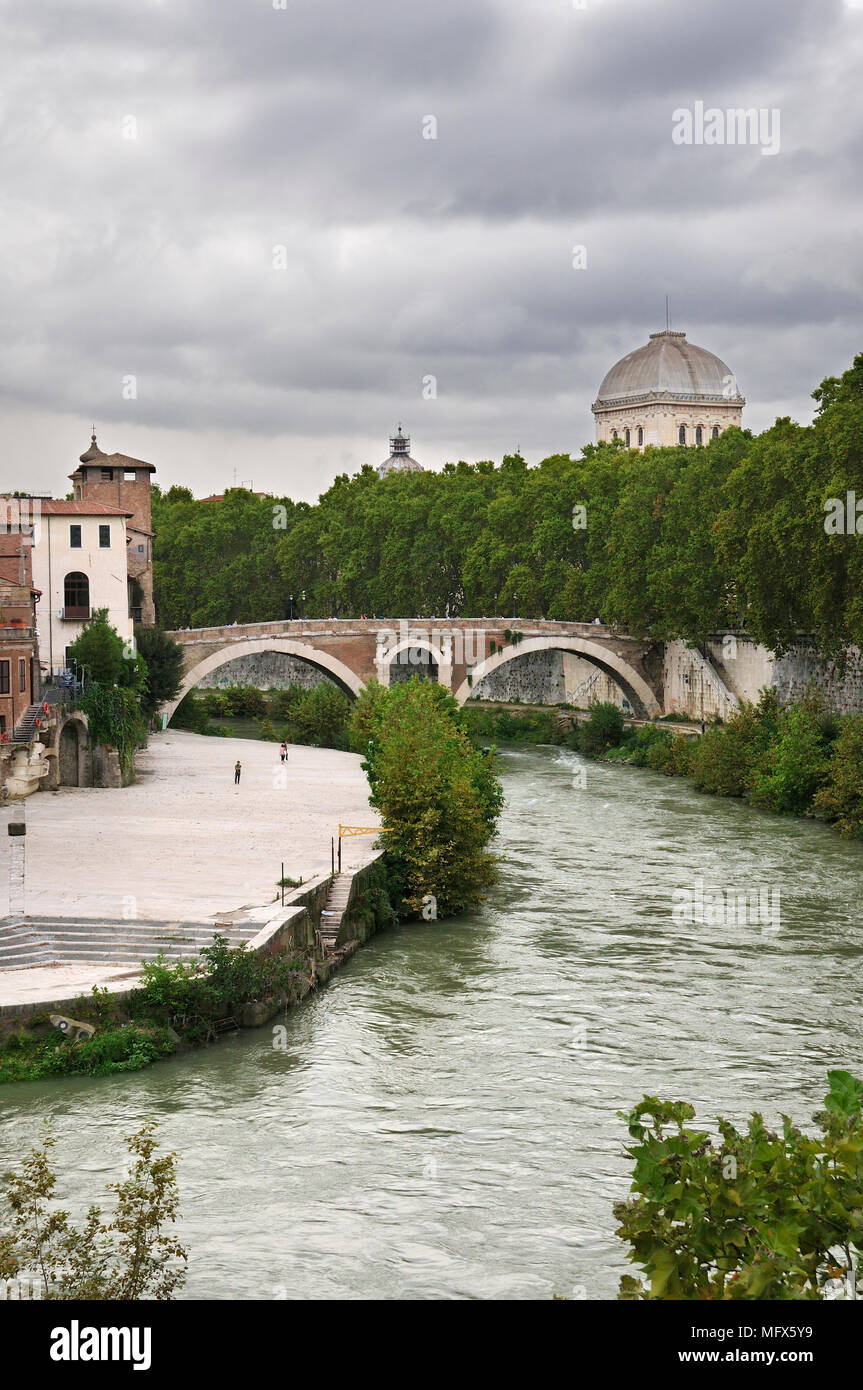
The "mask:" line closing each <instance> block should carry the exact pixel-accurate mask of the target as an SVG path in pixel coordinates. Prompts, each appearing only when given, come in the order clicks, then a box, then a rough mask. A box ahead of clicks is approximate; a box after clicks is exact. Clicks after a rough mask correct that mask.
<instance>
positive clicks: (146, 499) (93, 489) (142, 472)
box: [69, 433, 156, 627]
mask: <svg viewBox="0 0 863 1390" xmlns="http://www.w3.org/2000/svg"><path fill="white" fill-rule="evenodd" d="M155 471H156V469H155V467H154V465H153V464H152V463H144V462H143V460H142V459H133V458H129V456H128V455H127V454H104V453H103V452H102V450H101V449H100V448H99V446H98V444H97V443H96V435H95V433H94V434H93V437H92V439H91V440H90V447H89V449H88V450H87V451H86V453H83V454H82V455H81V459H80V464H79V467H78V468H76V469H75V472H74V473H70V475H69V476H70V478H71V480H72V483H73V485H74V488H75V501H76V502H104V503H105V504H106V505H108V506H111V507H121V508H123V509H124V510H125V511H127V512H129V513H131V515H130V516H129V519H128V521H127V522H126V554H127V573H128V580H129V612H130V613H131V615H132V617H133V618H134V619H135V622H139V623H143V625H144V626H145V627H154V626H155V624H156V607H155V604H154V602H153V523H152V515H151V509H150V483H151V481H152V478H151V475H152V474H153V473H155Z"/></svg>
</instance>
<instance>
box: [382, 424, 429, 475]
mask: <svg viewBox="0 0 863 1390" xmlns="http://www.w3.org/2000/svg"><path fill="white" fill-rule="evenodd" d="M410 447H411V437H410V435H409V434H402V427H401V425H399V427H398V429H397V430H396V432H395V434H391V435H390V456H389V458H388V459H384V461H383V463H382V464H380V465H379V467H378V477H380V478H385V477H386V476H387V474H388V473H422V472H424V469H423V466H422V464H421V463H417V461H416V459H412V458H411V456H410Z"/></svg>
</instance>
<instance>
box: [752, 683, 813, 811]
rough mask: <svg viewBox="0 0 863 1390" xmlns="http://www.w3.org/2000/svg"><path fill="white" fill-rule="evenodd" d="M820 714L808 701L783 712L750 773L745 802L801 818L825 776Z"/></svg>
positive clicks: (811, 702)
mask: <svg viewBox="0 0 863 1390" xmlns="http://www.w3.org/2000/svg"><path fill="white" fill-rule="evenodd" d="M822 729H823V724H822V720H821V710H820V709H819V708H818V707H817V706H816V705H815V703H814V702H813V701H811V700H807V701H803V702H801V703H800V704H798V705H794V706H793V707H792V708H791V709H789V710H786V711H784V712H783V715H782V718H781V720H780V724H779V729H778V732H777V736H776V737H775V738H774V739H773V740H772V741H771V743H770V744H769V746H768V747H767V748H766V749H765V750H764V752H763V753H762V755H761V757H760V759H759V760H758V763H757V765H756V767H755V768H754V769H753V774H752V778H751V787H750V791H749V800H750V802H751V803H752V805H753V806H763V807H765V808H766V809H767V810H769V811H782V812H789V813H791V814H792V815H795V816H802V815H803V813H804V812H805V811H808V809H809V807H810V806H811V804H812V800H813V798H814V796H815V793H816V792H817V790H818V788H819V787H820V786H821V784H822V782H823V781H824V780H825V778H826V776H827V760H828V752H827V742H826V740H825V737H824V733H823V732H822Z"/></svg>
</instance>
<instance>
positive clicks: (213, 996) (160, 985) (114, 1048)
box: [0, 935, 308, 1084]
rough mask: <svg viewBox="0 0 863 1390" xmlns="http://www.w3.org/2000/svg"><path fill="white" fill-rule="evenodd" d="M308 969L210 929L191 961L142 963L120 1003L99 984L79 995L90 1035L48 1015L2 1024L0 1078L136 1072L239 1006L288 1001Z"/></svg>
mask: <svg viewBox="0 0 863 1390" xmlns="http://www.w3.org/2000/svg"><path fill="white" fill-rule="evenodd" d="M307 973H308V972H307V971H306V970H304V962H303V959H302V957H301V956H299V955H288V954H284V955H277V956H259V955H257V954H256V953H255V952H253V951H248V950H247V949H246V948H245V947H244V946H239V947H231V946H229V944H228V941H227V938H226V937H224V936H219V935H214V937H213V943H212V945H211V946H205V947H204V948H203V949H202V950H201V952H200V953H199V956H198V958H197V959H196V960H194V961H167V960H165V959H164V958H163V957H162V956H159V957H158V958H157V959H156V960H155V961H145V962H143V963H142V966H141V979H142V985H141V988H140V989H136V990H134V991H132V993H131V994H130V995H129V997H128V998H127V999H126V1000H124V1001H118V1000H116V999H114V998H113V997H112V996H110V995H108V993H107V991H103V990H99V989H94V990H93V993H92V995H91V996H90V997H89V998H87V997H84V996H82V997H81V998H80V999H78V1000H77V1001H76V1003H75V1006H74V1015H73V1016H74V1017H75V1018H76V1019H77V1020H79V1021H80V1022H82V1023H92V1024H93V1025H94V1026H95V1027H96V1030H97V1031H96V1032H95V1033H94V1035H93V1036H92V1037H91V1038H85V1039H83V1040H82V1041H80V1042H72V1041H71V1039H69V1038H66V1037H64V1036H63V1035H62V1034H61V1033H59V1032H58V1031H57V1029H56V1028H54V1027H53V1026H51V1025H50V1023H49V1020H48V1016H47V1014H42V1015H38V1014H37V1015H33V1016H31V1017H30V1018H27V1019H24V1020H22V1021H21V1022H17V1021H16V1022H15V1024H14V1025H12V1026H8V1027H7V1028H6V1029H5V1031H4V1034H3V1036H2V1041H0V1084H2V1083H3V1082H9V1081H37V1080H39V1079H40V1078H42V1077H47V1076H77V1075H85V1076H108V1075H111V1074H112V1073H114V1072H124V1071H138V1070H139V1069H140V1068H142V1067H146V1066H149V1065H150V1063H151V1062H155V1061H157V1060H158V1058H160V1057H169V1056H170V1055H171V1054H172V1053H173V1052H175V1051H176V1050H177V1046H178V1044H179V1043H180V1042H183V1043H187V1044H189V1045H198V1044H201V1043H205V1042H209V1041H211V1040H212V1039H213V1038H215V1036H216V1031H217V1030H216V1024H217V1023H218V1022H219V1021H220V1020H221V1019H224V1018H228V1017H233V1016H234V1015H235V1014H238V1013H239V1011H240V1010H241V1009H242V1007H243V1005H245V1004H249V1003H259V1002H268V1001H271V1000H277V1001H279V1002H281V1001H282V1000H284V1001H285V1002H287V1001H288V1000H289V999H290V998H291V997H293V996H294V994H295V993H296V991H297V990H298V988H299V986H300V984H301V983H302V981H303V979H304V978H305V977H306V975H307Z"/></svg>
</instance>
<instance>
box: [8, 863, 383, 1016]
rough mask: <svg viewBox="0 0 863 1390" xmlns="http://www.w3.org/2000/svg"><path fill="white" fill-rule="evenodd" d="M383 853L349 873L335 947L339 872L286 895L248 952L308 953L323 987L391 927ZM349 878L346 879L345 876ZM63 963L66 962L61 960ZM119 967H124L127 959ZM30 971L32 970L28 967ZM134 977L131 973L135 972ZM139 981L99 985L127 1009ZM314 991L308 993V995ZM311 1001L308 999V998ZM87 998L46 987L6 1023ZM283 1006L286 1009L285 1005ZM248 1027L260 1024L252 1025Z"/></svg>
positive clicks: (194, 927)
mask: <svg viewBox="0 0 863 1390" xmlns="http://www.w3.org/2000/svg"><path fill="white" fill-rule="evenodd" d="M384 853H385V852H384V851H383V850H374V851H371V852H370V853H369V855H368V857H367V858H366V860H365V861H364V862H363V863H362V864H361V865H359V866H358V867H356V868H354V869H351V870H349V871H348V874H349V876H350V879H351V882H350V891H349V895H348V900H347V907H346V909H345V912H344V915H343V918H342V921H341V925H340V930H339V935H338V938H337V941H336V945H335V949H326V948H325V947H324V946H323V945H322V943H321V939H320V931H321V914H322V913H323V911H324V909H325V907H326V904H327V901H328V897H329V894H330V890H331V887H332V884H333V881H334V879H335V877H336V875H334V874H324V875H321V876H320V877H318V878H315V879H311V880H310V881H309V882H308V883H304V884H301V885H300V886H299V887H298V888H293V889H291V890H290V891H289V892H287V893H286V894H285V901H284V903H283V904H282V903H280V904H279V906H278V907H275V905H274V908H273V911H272V914H271V915H270V916H269V917H268V918H267V920H266V921H265V922H264V924H263V926H261V927H260V929H259V930H258V931H257V932H256V933H255V934H254V935H252V936H250V937H248V938H247V939H246V941H245V943H244V944H245V947H246V949H247V950H248V951H250V952H253V953H254V954H256V955H260V956H274V955H279V954H282V953H284V952H295V953H297V954H299V955H302V956H303V957H305V958H306V959H308V960H309V962H310V967H311V966H312V965H313V969H311V968H310V974H311V975H313V977H314V983H315V984H320V983H323V982H325V980H327V979H329V977H330V975H331V974H332V971H333V969H335V968H337V966H338V965H341V964H342V963H343V961H344V960H346V959H347V958H348V956H349V955H351V954H353V952H354V951H355V950H356V949H357V948H358V947H359V946H361V945H363V944H364V943H365V942H366V941H368V940H369V938H370V937H371V936H373V935H374V934H375V933H376V932H377V931H379V930H381V929H382V928H383V927H384V926H386V925H387V924H388V923H389V922H390V921H391V920H392V918H393V914H392V912H391V910H387V909H388V902H387V905H386V906H385V904H384V900H383V897H382V894H383V890H382V888H381V886H380V883H379V882H378V880H379V878H380V875H381V870H382V868H383V858H384ZM343 877H344V875H343ZM23 925H26V923H24V922H23V921H22V922H18V921H16V922H15V923H7V924H6V925H3V924H0V937H2V935H3V933H4V932H8V931H9V928H13V929H14V928H17V927H21V926H23ZM188 925H189V929H190V935H191V934H193V933H194V935H195V936H196V938H200V935H201V924H191V923H190V924H188ZM92 926H93V939H94V940H96V941H97V940H98V938H99V932H100V930H113V929H114V928H115V924H114V923H108V922H105V923H93V924H92ZM221 930H222V928H220V926H219V924H218V923H217V924H216V925H215V926H214V925H213V924H212V923H211V924H209V927H208V931H209V933H210V935H211V936H215V935H217V934H219V933H220V932H221ZM196 954H197V952H196V950H194V949H192V947H191V946H190V947H189V949H187V950H182V949H180V950H179V951H177V952H172V956H175V957H176V958H179V959H186V960H189V961H190V960H193V959H194V958H195V957H196ZM77 961H78V963H79V964H80V965H81V966H82V967H85V966H86V959H85V958H82V957H81V956H80V955H79V956H78V957H77ZM56 963H57V964H58V965H61V964H63V962H62V961H60V960H59V959H58V961H57V962H56ZM114 964H123V962H122V961H118V962H114ZM24 968H25V970H26V967H24ZM98 970H99V965H98V964H96V963H95V962H94V964H93V971H94V977H95V975H96V972H98ZM17 973H18V972H17V971H11V970H10V971H7V972H5V974H6V976H7V979H8V978H10V977H14V976H15V975H16V974H17ZM130 973H131V972H130ZM139 984H140V980H139V978H138V977H135V978H134V979H130V980H129V981H128V983H127V984H125V985H124V987H123V988H114V987H112V986H111V985H110V984H105V985H99V988H100V990H101V989H103V988H104V989H105V990H106V994H107V995H108V996H110V998H111V999H112V1000H113V1002H114V1003H115V1004H117V1005H122V1004H123V1003H125V1002H126V1001H128V1000H129V998H130V997H131V995H132V994H133V993H134V992H135V990H136V989H137V988H138V987H139ZM306 992H308V991H306ZM303 997H305V995H303ZM82 1000H85V1001H86V1002H87V1003H89V1002H90V1001H89V1000H88V999H87V996H86V995H84V994H82V993H81V992H79V993H77V994H75V995H68V994H66V995H58V994H54V992H53V991H52V990H51V989H50V988H49V987H47V986H46V989H45V991H44V992H43V993H41V994H40V995H39V997H36V998H33V997H31V998H27V999H22V1000H20V1001H15V1000H12V1001H7V1002H0V1020H2V1019H11V1018H26V1017H28V1016H31V1015H34V1014H42V1013H58V1014H64V1015H66V1016H69V1015H73V1016H74V1014H75V1010H76V1008H80V1006H81V1004H82ZM279 1007H284V1005H283V1004H281V1005H280V1006H279ZM246 1026H255V1025H254V1024H251V1023H250V1024H248V1025H246Z"/></svg>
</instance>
